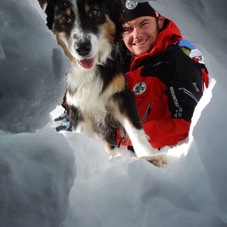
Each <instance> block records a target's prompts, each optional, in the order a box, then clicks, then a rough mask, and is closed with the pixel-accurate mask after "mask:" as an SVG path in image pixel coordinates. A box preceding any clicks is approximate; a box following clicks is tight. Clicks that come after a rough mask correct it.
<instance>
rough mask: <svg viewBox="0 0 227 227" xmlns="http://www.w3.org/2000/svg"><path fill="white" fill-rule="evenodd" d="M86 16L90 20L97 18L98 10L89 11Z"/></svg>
mask: <svg viewBox="0 0 227 227" xmlns="http://www.w3.org/2000/svg"><path fill="white" fill-rule="evenodd" d="M88 16H89V17H90V18H94V17H98V16H99V10H98V9H91V10H90V11H89V12H88Z"/></svg>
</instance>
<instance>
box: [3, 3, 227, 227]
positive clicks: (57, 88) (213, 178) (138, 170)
mask: <svg viewBox="0 0 227 227" xmlns="http://www.w3.org/2000/svg"><path fill="white" fill-rule="evenodd" d="M151 4H152V5H153V6H154V7H155V8H156V9H157V10H158V11H159V12H160V13H162V14H163V15H166V16H167V17H169V18H171V19H173V20H174V21H175V22H176V23H177V24H178V26H179V27H180V28H181V30H182V32H183V34H184V37H185V38H186V39H187V40H189V41H191V42H193V44H194V45H195V46H196V47H198V48H199V49H200V50H201V51H202V52H203V54H204V57H205V62H206V65H207V67H208V70H209V73H210V75H211V77H212V81H211V85H210V87H209V89H208V90H206V91H205V94H204V96H203V98H202V100H201V101H200V103H199V105H198V107H197V108H196V112H195V114H194V117H193V127H192V128H191V131H190V136H189V138H188V140H186V141H185V142H184V143H181V144H179V145H178V146H176V147H174V148H172V149H170V148H164V150H165V151H166V152H167V154H168V155H169V160H170V161H169V165H168V166H167V167H165V168H162V169H160V168H157V167H155V166H153V165H151V164H149V163H148V162H146V161H145V160H136V159H133V158H132V157H130V154H129V153H127V151H126V150H124V149H121V150H120V151H119V152H120V153H122V156H121V157H116V158H112V159H110V160H109V157H108V156H107V155H106V153H105V151H104V148H103V145H102V143H101V142H100V141H98V140H95V139H92V138H89V137H86V136H84V135H82V134H78V133H75V132H73V133H72V132H63V133H58V132H56V130H55V129H54V128H53V127H52V125H53V124H54V122H53V121H52V117H51V116H50V112H51V111H52V110H54V109H55V107H56V106H57V105H59V103H60V102H61V100H62V97H63V94H64V90H65V76H64V73H65V72H66V71H67V69H68V67H69V62H68V60H67V59H66V58H65V57H64V54H63V51H62V50H61V48H60V47H59V46H58V45H57V44H56V41H55V38H54V36H53V35H52V33H51V32H50V31H49V30H48V29H47V27H46V25H45V15H44V14H43V12H42V10H41V9H40V8H39V5H38V3H37V2H35V1H32V0H20V1H17V0H11V1H1V2H0V24H1V30H0V75H1V76H0V84H1V86H0V227H31V226H32V227H36V226H37V227H40V226H45V227H73V226H78V227H96V226H97V227H101V226H103V227H112V226H113V227H116V226H124V227H127V226H130V227H148V226H153V227H165V226H166V227H167V226H168V227H172V226H173V227H182V226H184V227H187V226H188V227H191V226H193V227H194V226H198V227H204V226H206V227H224V226H227V215H226V214H227V195H226V191H227V177H226V172H227V165H226V162H227V152H226V135H227V129H226V123H225V122H226V116H227V108H226V103H227V100H226V99H227V94H226V93H227V92H226V84H227V78H226V77H225V70H226V59H227V56H226V55H227V48H226V47H227V42H226V40H227V32H226V22H227V15H226V10H227V3H226V1H224V0H219V1H213V0H207V1H206V4H205V3H204V2H203V1H198V0H191V1H186V0H181V1H177V0H171V1H169V0H158V1H154V2H153V1H152V2H151ZM57 111H59V112H60V111H61V110H59V109H58V110H57Z"/></svg>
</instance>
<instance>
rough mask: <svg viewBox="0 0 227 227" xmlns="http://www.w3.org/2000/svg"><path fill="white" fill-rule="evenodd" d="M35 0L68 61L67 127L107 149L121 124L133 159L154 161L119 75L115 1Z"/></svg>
mask: <svg viewBox="0 0 227 227" xmlns="http://www.w3.org/2000/svg"><path fill="white" fill-rule="evenodd" d="M39 1H40V4H41V6H42V8H43V9H44V10H45V12H46V14H47V26H48V27H49V28H50V29H51V30H52V31H53V32H54V34H55V35H56V37H57V41H58V43H59V45H61V46H62V47H63V49H64V51H65V54H66V55H67V56H68V58H69V59H70V61H71V69H70V71H69V72H68V75H67V91H66V102H67V105H68V106H69V116H70V120H71V122H72V125H73V127H74V128H77V129H78V128H79V129H80V130H81V131H82V132H83V133H85V134H87V135H89V136H94V135H98V136H99V137H100V138H101V139H102V140H103V141H104V143H105V148H106V151H107V152H109V151H110V150H111V146H110V145H109V143H108V141H109V139H110V138H111V137H112V134H114V132H115V131H116V129H117V128H118V127H119V126H123V128H124V129H125V130H126V132H127V134H128V136H129V137H130V139H131V141H132V144H133V147H134V150H135V153H136V155H137V157H139V158H140V157H148V158H150V159H151V162H154V163H155V162H157V163H158V162H159V157H158V156H156V155H155V156H154V153H155V152H154V150H153V149H152V147H151V145H150V143H149V142H148V138H147V136H146V134H145V132H144V130H143V129H142V127H141V124H140V120H139V115H138V112H137V109H136V105H135V103H134V98H133V95H132V94H131V93H130V91H129V90H128V89H127V86H126V82H125V77H124V74H123V59H122V55H121V51H120V46H119V43H120V42H121V31H122V25H121V23H120V17H121V13H122V10H121V9H122V7H121V1H120V0H39Z"/></svg>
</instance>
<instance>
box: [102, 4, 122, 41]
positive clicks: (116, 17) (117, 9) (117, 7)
mask: <svg viewBox="0 0 227 227" xmlns="http://www.w3.org/2000/svg"><path fill="white" fill-rule="evenodd" d="M105 3H106V5H107V7H108V9H109V12H110V17H111V18H110V19H111V20H112V21H113V22H114V23H115V25H116V30H117V34H119V35H120V34H121V33H122V31H123V27H122V21H121V20H122V16H123V5H122V2H121V0H105ZM118 38H121V36H119V37H118Z"/></svg>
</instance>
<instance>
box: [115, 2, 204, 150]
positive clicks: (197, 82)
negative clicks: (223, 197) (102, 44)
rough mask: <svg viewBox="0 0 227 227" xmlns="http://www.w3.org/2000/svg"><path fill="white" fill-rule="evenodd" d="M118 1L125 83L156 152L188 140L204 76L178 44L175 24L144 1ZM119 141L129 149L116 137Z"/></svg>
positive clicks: (128, 144)
mask: <svg viewBox="0 0 227 227" xmlns="http://www.w3.org/2000/svg"><path fill="white" fill-rule="evenodd" d="M122 3H123V7H124V15H123V27H124V33H123V41H124V44H125V47H126V48H127V55H128V57H127V58H128V59H127V60H126V62H128V63H127V64H126V79H127V84H128V87H129V89H130V90H131V91H132V92H133V93H134V96H135V100H136V104H137V107H138V111H139V115H140V119H141V122H142V124H143V128H144V130H145V132H146V133H147V135H148V136H149V137H150V143H151V145H152V146H153V147H154V148H162V147H164V146H172V145H175V144H177V143H178V142H179V141H181V140H183V139H185V138H186V137H187V136H188V132H189V129H190V124H191V118H192V115H193V112H194V109H195V107H196V105H197V103H198V101H199V100H200V98H201V97H202V94H203V88H204V87H203V86H204V85H203V84H204V83H203V80H204V79H206V80H207V81H208V75H207V73H206V71H205V70H201V65H200V64H199V63H197V62H195V61H193V60H192V59H191V58H190V57H189V56H188V55H186V54H185V53H184V52H183V51H182V49H181V47H180V46H179V45H178V44H179V42H180V41H181V39H182V36H181V32H180V30H179V29H178V27H177V26H176V25H175V23H174V22H173V21H171V20H169V19H167V18H165V17H163V16H161V15H160V14H159V13H158V12H156V11H155V10H154V9H153V8H152V7H151V5H150V4H149V3H148V2H143V3H138V2H136V1H133V0H126V1H125V0H122ZM203 67H204V68H205V66H203ZM119 141H123V142H122V143H121V144H123V145H127V146H130V145H131V142H130V140H128V139H127V136H126V139H124V138H123V137H122V135H120V133H118V142H119Z"/></svg>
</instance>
